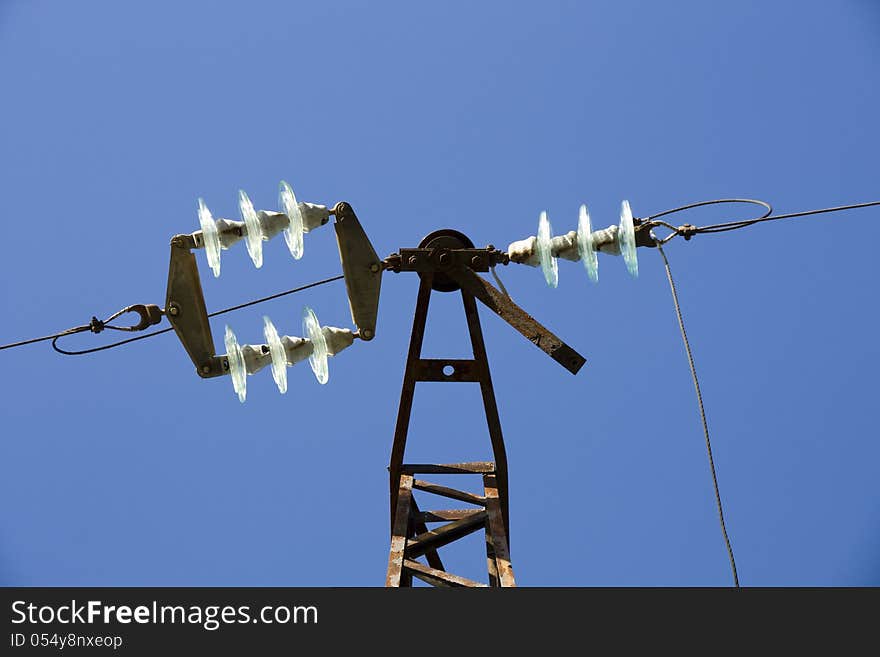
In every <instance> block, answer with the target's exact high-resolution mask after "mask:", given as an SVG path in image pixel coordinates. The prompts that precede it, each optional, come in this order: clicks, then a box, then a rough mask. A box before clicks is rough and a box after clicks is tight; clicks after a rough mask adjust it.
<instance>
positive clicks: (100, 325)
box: [0, 274, 345, 356]
mask: <svg viewBox="0 0 880 657" xmlns="http://www.w3.org/2000/svg"><path fill="white" fill-rule="evenodd" d="M342 278H345V276H343V275H342V274H340V275H338V276H332V277H330V278H325V279H323V280H320V281H315V282H314V283H309V284H308V285H302V286H300V287H295V288H292V289H290V290H285V291H284V292H278V293H277V294H271V295H269V296H267V297H261V298H259V299H254V300H253V301H248V302H246V303H241V304H238V305H237V306H230V307H229V308H224V309H222V310H217V311H215V312H212V313H209V314H208V317H217V316H219V315H224V314H226V313H231V312H233V311H235V310H241V309H242V308H247V307H249V306H255V305H257V304H258V303H264V302H266V301H271V300H273V299H278V298H280V297H284V296H287V295H288V294H294V293H296V292H302V291H303V290H308V289H309V288H313V287H317V286H319V285H324V284H326V283H332V282H333V281H338V280H340V279H342ZM132 308H133V307H132V306H127V307H126V308H123V309H122V310H120V311H118V312H116V313H114V314H113V315H111V316H110V317H108V318H107V319H106V320H104V321H101V320H99V319H98V318H97V317H92V321H91V322H90V323H89V324H83V325H82V326H75V327H73V328H69V329H67V330H66V331H61V332H60V333H54V334H52V335H46V336H43V337H40V338H32V339H30V340H22V341H20V342H12V343H10V344H5V345H0V351H2V350H3V349H12V348H13V347H23V346H25V345H28V344H34V343H36V342H43V341H45V340H51V341H52V348H53V349H54V350H55V351H57V352H58V353H60V354H64V355H65V356H80V355H83V354H91V353H95V352H96V351H104V350H105V349H113V348H114V347H119V346H122V345H124V344H128V343H130V342H136V341H137V340H145V339H146V338H151V337H153V336H156V335H162V334H163V333H168V332H169V331H172V330H173V328H172V327H169V328H165V329H161V330H159V331H152V332H150V333H145V334H144V335H139V336H137V337H134V338H128V339H126V340H120V341H118V342H113V343H111V344H107V345H102V346H100V347H94V348H92V349H83V350H80V351H68V350H66V349H62V348H61V347H59V346H58V344H57V342H58V340H59V339H60V338H63V337H65V336H68V335H74V334H75V333H82V332H84V331H91V332H92V333H100V332H101V331H103V330H104V329H105V328H107V329H113V330H116V331H136V330H140V329H138V328H137V327H132V326H113V325H111V324H109V322H111V321H113V320H114V319H116V318H117V317H119V316H120V315H122V314H123V313H126V312H128V311H129V310H131V309H132Z"/></svg>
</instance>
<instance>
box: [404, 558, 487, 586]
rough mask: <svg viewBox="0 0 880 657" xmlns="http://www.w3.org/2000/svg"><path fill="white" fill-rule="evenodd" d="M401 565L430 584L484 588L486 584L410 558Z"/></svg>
mask: <svg viewBox="0 0 880 657" xmlns="http://www.w3.org/2000/svg"><path fill="white" fill-rule="evenodd" d="M403 567H404V568H406V569H407V570H408V571H410V572H411V573H412V574H413V575H415V576H416V577H418V578H419V579H420V580H422V581H423V582H427V583H428V584H431V585H432V586H442V587H459V586H466V587H471V588H485V586H486V585H485V584H483V583H482V582H475V581H474V580H472V579H468V578H467V577H461V576H460V575H453V574H452V573H447V572H446V571H445V570H437V569H436V568H431V567H430V566H426V565H425V564H423V563H419V562H418V561H413V560H412V559H406V560H404V562H403Z"/></svg>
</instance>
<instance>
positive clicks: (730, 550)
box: [655, 239, 739, 588]
mask: <svg viewBox="0 0 880 657" xmlns="http://www.w3.org/2000/svg"><path fill="white" fill-rule="evenodd" d="M655 242H656V244H657V250H658V251H659V252H660V255H661V256H662V257H663V265H664V267H665V268H666V278H667V279H668V280H669V289H670V290H671V291H672V303H673V304H674V305H675V315H676V317H678V327H679V329H681V338H682V341H683V342H684V348H685V351H686V352H687V359H688V365H689V366H690V368H691V378H692V379H693V381H694V390H696V392H697V405H698V406H699V408H700V420H701V421H702V423H703V435H704V436H705V437H706V451H707V453H708V454H709V469H710V470H711V472H712V485H713V487H714V489H715V503H716V505H717V507H718V520H719V522H720V523H721V535H722V536H723V537H724V545H725V546H726V547H727V556H728V557H729V558H730V569H731V571H732V572H733V585H734V586H735V587H737V588H739V576H738V575H737V572H736V560H735V559H734V558H733V547H732V546H731V544H730V536H728V534H727V525H726V524H725V522H724V507H723V505H722V503H721V491H720V489H719V487H718V476H717V474H716V472H715V459H714V458H713V456H712V441H711V440H710V438H709V424H708V422H707V421H706V408H705V406H704V405H703V394H702V392H701V391H700V380H699V378H698V377H697V368H696V366H695V365H694V354H693V352H692V351H691V345H690V342H688V337H687V331H685V328H684V319H683V318H682V314H681V306H680V305H679V303H678V292H676V289H675V282H674V281H673V279H672V270H671V269H670V268H669V260H668V259H667V258H666V254H665V253H664V252H663V245H662V244H661V242H660V240H656V239H655Z"/></svg>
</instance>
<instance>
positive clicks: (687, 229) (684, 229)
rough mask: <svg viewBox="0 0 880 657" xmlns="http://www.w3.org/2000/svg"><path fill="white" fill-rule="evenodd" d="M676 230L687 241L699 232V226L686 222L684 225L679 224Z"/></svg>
mask: <svg viewBox="0 0 880 657" xmlns="http://www.w3.org/2000/svg"><path fill="white" fill-rule="evenodd" d="M676 232H677V233H678V234H679V235H681V236H682V237H683V238H684V239H685V241H689V240H690V239H691V238H692V237H693V236H694V235H696V234H697V227H696V226H694V225H691V224H684V225H683V226H679V227H678V230H677V231H676Z"/></svg>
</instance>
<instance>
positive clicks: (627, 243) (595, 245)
mask: <svg viewBox="0 0 880 657" xmlns="http://www.w3.org/2000/svg"><path fill="white" fill-rule="evenodd" d="M600 251H601V252H602V253H607V254H610V255H621V256H623V260H624V262H625V263H626V268H627V270H628V271H629V273H630V274H631V275H632V276H634V277H636V276H638V275H639V263H638V258H637V256H636V235H635V224H634V220H633V214H632V210H631V209H630V205H629V201H623V203H621V206H620V222H619V223H618V224H617V225H611V226H609V227H608V228H605V229H603V230H597V231H594V230H593V229H592V225H591V222H590V212H589V210H588V209H587V206H586V205H581V206H580V210H579V212H578V224H577V230H572V231H569V232H568V233H566V234H564V235H559V236H557V237H554V236H553V229H552V227H551V225H550V219H549V217H548V216H547V212H545V211H542V212H541V214H540V216H539V218H538V234H537V235H532V236H531V237H527V238H526V239H524V240H518V241H516V242H513V243H512V244H511V245H510V246H508V247H507V253H508V256H509V257H510V261H511V262H516V263H519V264H524V265H529V266H531V267H537V266H539V265H540V267H541V270H542V272H543V273H544V280H545V281H547V285H549V286H550V287H556V286H557V285H558V283H559V270H558V265H557V258H562V259H564V260H572V261H577V260H580V261H582V262H583V263H584V267H585V268H586V270H587V275H588V276H589V277H590V280H592V281H593V282H596V281H598V280H599V261H598V258H597V256H596V254H597V253H598V252H600Z"/></svg>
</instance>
